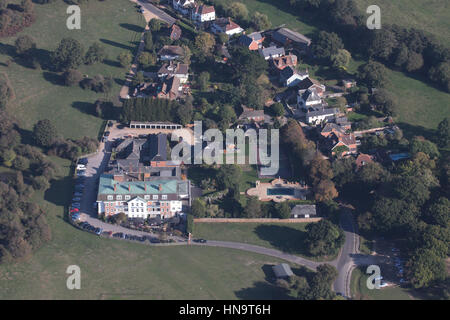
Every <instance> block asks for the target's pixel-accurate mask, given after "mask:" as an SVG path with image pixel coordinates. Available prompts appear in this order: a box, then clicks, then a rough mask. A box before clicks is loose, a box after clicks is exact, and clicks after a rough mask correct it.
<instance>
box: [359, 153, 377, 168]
mask: <svg viewBox="0 0 450 320" xmlns="http://www.w3.org/2000/svg"><path fill="white" fill-rule="evenodd" d="M371 162H373V157H372V156H371V155H369V154H365V153H360V154H358V156H357V157H356V160H355V164H356V169H357V170H358V169H360V168H362V167H363V166H365V165H366V164H368V163H371Z"/></svg>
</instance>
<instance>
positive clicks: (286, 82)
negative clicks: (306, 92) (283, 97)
mask: <svg viewBox="0 0 450 320" xmlns="http://www.w3.org/2000/svg"><path fill="white" fill-rule="evenodd" d="M307 76H308V75H307V74H305V73H302V72H297V70H295V69H294V68H292V67H290V66H289V67H286V68H284V69H283V70H281V72H280V83H281V84H282V85H283V86H285V87H292V86H295V85H296V84H298V83H299V82H300V81H302V80H303V79H305V78H306V77H307Z"/></svg>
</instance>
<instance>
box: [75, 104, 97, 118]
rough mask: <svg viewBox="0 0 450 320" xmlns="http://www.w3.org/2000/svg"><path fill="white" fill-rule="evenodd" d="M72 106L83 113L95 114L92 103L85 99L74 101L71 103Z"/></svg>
mask: <svg viewBox="0 0 450 320" xmlns="http://www.w3.org/2000/svg"><path fill="white" fill-rule="evenodd" d="M72 107H74V108H75V109H78V110H80V111H81V112H83V113H86V114H89V115H93V116H95V115H96V114H95V108H94V104H93V103H90V102H85V101H74V102H73V103H72Z"/></svg>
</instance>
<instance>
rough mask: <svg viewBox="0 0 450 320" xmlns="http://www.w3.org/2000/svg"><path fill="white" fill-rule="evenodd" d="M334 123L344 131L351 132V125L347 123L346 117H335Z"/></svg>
mask: <svg viewBox="0 0 450 320" xmlns="http://www.w3.org/2000/svg"><path fill="white" fill-rule="evenodd" d="M335 122H336V124H337V125H339V126H340V127H342V128H343V129H345V130H351V129H352V123H351V122H350V121H348V118H347V117H337V118H336V119H335Z"/></svg>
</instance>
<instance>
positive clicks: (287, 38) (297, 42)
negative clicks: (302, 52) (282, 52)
mask: <svg viewBox="0 0 450 320" xmlns="http://www.w3.org/2000/svg"><path fill="white" fill-rule="evenodd" d="M272 38H273V40H275V41H277V42H279V43H281V44H282V45H288V44H292V45H293V46H296V47H299V48H301V49H306V48H307V47H308V46H309V45H310V44H311V39H309V38H308V37H306V36H304V35H303V34H301V33H298V32H295V31H293V30H291V29H288V28H280V29H278V30H276V31H275V32H274V33H273V34H272Z"/></svg>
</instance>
